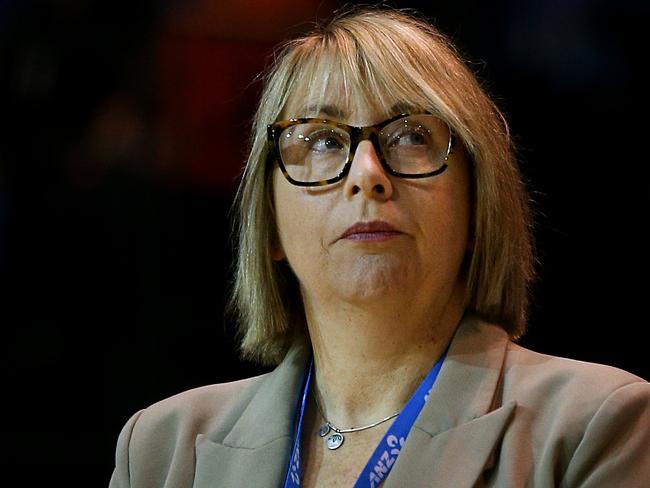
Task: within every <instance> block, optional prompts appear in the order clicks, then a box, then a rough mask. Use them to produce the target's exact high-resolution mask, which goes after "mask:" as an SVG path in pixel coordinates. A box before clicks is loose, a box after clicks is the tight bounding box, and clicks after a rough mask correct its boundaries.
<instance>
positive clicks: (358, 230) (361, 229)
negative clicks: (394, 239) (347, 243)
mask: <svg viewBox="0 0 650 488" xmlns="http://www.w3.org/2000/svg"><path fill="white" fill-rule="evenodd" d="M397 234H401V232H400V231H398V230H397V229H395V227H393V226H392V225H390V224H389V223H388V222H384V221H383V220H373V221H371V222H357V223H356V224H354V225H353V226H351V227H348V228H347V229H346V231H345V232H344V233H343V235H341V239H346V238H355V236H356V238H360V237H363V236H366V237H372V236H373V235H374V236H377V237H379V236H386V237H387V236H391V235H397Z"/></svg>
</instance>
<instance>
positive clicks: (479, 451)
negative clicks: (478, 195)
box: [193, 313, 516, 488]
mask: <svg viewBox="0 0 650 488" xmlns="http://www.w3.org/2000/svg"><path fill="white" fill-rule="evenodd" d="M507 346H508V336H507V334H506V333H505V331H503V329H501V328H499V327H496V326H494V325H490V324H487V323H484V322H482V321H481V320H480V319H479V318H478V317H476V316H475V315H473V314H469V313H466V314H465V315H464V317H463V319H462V320H461V323H460V324H459V326H458V329H457V331H456V334H455V336H454V339H453V341H452V343H451V345H450V347H449V352H448V353H447V358H446V359H445V362H444V364H443V366H442V369H441V371H440V374H439V376H438V380H437V382H436V384H435V385H434V388H433V390H432V391H431V393H430V395H429V399H428V401H427V404H426V405H425V406H424V408H423V409H422V411H421V412H420V415H419V416H418V418H417V419H416V421H415V423H414V424H413V428H412V429H411V432H410V433H409V435H408V438H407V440H406V442H405V443H404V445H403V447H402V451H401V453H400V455H399V457H398V458H397V460H396V462H395V464H394V466H393V469H392V471H391V473H390V475H389V476H388V477H387V478H386V480H385V482H384V484H383V486H384V487H385V488H398V487H403V486H408V487H410V488H418V487H425V486H428V487H431V486H453V487H454V488H464V487H471V486H475V485H477V484H479V482H480V478H481V476H482V472H483V471H484V470H485V469H487V468H488V467H489V465H490V463H491V461H492V454H493V453H494V452H495V448H496V446H497V445H498V443H499V441H500V439H501V437H502V436H503V434H504V431H505V429H506V428H507V425H508V422H509V420H510V419H511V418H512V415H513V413H514V411H515V408H516V403H515V402H510V403H508V404H506V405H503V406H500V405H498V403H499V399H498V387H499V381H500V378H501V376H502V368H503V363H504V359H505V354H506V349H507ZM310 355H311V346H310V344H309V340H308V338H300V339H297V340H296V341H295V342H294V344H293V345H292V347H291V349H290V350H289V352H288V353H287V356H286V357H285V359H284V360H283V361H282V363H281V364H280V365H279V366H278V367H277V368H276V369H275V370H274V371H273V372H272V373H269V374H268V375H267V376H266V378H264V380H262V381H261V382H260V386H259V388H257V390H256V391H251V392H249V393H246V394H245V396H244V397H243V398H242V399H241V400H240V401H239V403H238V404H237V405H236V406H235V407H234V408H233V409H232V410H231V412H230V416H229V417H228V418H227V419H226V421H224V422H223V423H222V427H221V428H220V429H219V430H218V431H216V432H212V433H210V434H208V435H203V434H201V435H199V436H198V437H197V439H196V470H195V479H194V485H193V486H194V488H212V487H225V486H228V487H230V486H232V487H238V486H269V487H271V486H282V484H283V483H284V477H285V475H286V469H287V466H288V463H289V457H290V456H291V449H292V446H293V430H294V425H293V422H294V415H295V412H296V408H298V405H299V401H300V398H299V397H300V393H301V392H302V386H303V384H304V379H305V375H306V373H307V368H308V366H309V364H308V362H309V358H310Z"/></svg>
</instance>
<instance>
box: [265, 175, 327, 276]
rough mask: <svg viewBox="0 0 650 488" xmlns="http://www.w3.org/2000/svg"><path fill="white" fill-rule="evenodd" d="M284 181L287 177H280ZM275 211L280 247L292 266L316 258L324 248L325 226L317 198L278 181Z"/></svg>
mask: <svg viewBox="0 0 650 488" xmlns="http://www.w3.org/2000/svg"><path fill="white" fill-rule="evenodd" d="M280 177H281V178H284V177H283V176H282V175H280ZM275 184H276V186H275V188H277V191H276V192H275V200H274V203H275V212H276V225H277V229H278V237H279V239H280V247H281V248H282V250H283V253H284V257H286V258H287V259H288V261H289V264H291V265H292V267H294V265H299V262H300V261H304V260H305V259H313V257H314V255H315V253H317V252H318V250H319V249H321V248H322V246H321V242H322V232H323V228H324V227H323V226H324V218H325V217H326V215H324V212H323V210H322V209H321V208H320V206H319V205H317V203H318V202H316V201H315V197H313V196H310V195H307V194H306V193H305V192H304V190H302V189H301V188H295V189H294V188H293V187H289V188H287V186H288V183H286V181H276V182H275Z"/></svg>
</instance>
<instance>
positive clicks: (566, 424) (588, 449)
mask: <svg viewBox="0 0 650 488" xmlns="http://www.w3.org/2000/svg"><path fill="white" fill-rule="evenodd" d="M500 395H501V399H500V400H501V401H502V402H503V403H506V402H509V401H512V400H514V401H515V402H516V404H517V408H516V415H515V419H514V421H513V425H512V426H511V429H509V434H507V437H508V436H509V437H510V439H509V440H508V439H505V442H506V445H507V444H508V443H509V442H510V446H511V447H512V446H516V448H515V449H513V452H512V453H511V454H512V455H515V454H514V453H515V451H518V452H519V453H521V449H522V446H524V445H525V446H528V447H527V449H529V450H530V451H531V452H532V453H533V458H534V459H536V465H537V466H538V468H537V469H538V470H539V471H540V472H541V471H542V468H540V467H544V466H546V467H551V466H555V468H553V469H554V470H555V471H556V475H559V479H562V480H563V484H562V486H565V485H566V486H576V485H580V486H582V484H585V485H586V486H592V485H591V484H590V483H592V482H595V484H594V485H593V486H615V485H616V483H615V480H616V479H619V480H627V479H631V478H630V477H631V476H646V475H649V476H650V463H648V461H647V460H648V452H649V451H648V447H647V446H648V445H650V429H648V428H647V427H648V425H650V384H649V383H648V382H647V381H645V380H644V379H642V378H640V377H638V376H635V375H633V374H631V373H629V372H627V371H624V370H621V369H618V368H615V367H612V366H607V365H603V364H596V363H590V362H585V361H577V360H573V359H567V358H562V357H556V356H550V355H546V354H540V353H537V352H534V351H531V350H529V349H526V348H523V347H521V346H519V345H517V344H513V343H509V344H508V346H507V354H506V358H505V364H504V370H503V377H502V385H501V388H500ZM522 443H523V444H522ZM613 458H617V459H619V461H620V466H619V467H616V466H614V465H609V464H608V463H607V459H613ZM624 466H626V467H624ZM626 469H627V471H625V470H626ZM538 481H540V480H538ZM556 481H558V479H556ZM610 482H611V483H614V484H608V483H610ZM542 484H543V483H542ZM618 486H622V485H618ZM626 486H636V485H634V484H630V485H626Z"/></svg>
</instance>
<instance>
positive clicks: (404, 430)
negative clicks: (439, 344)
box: [284, 351, 447, 488]
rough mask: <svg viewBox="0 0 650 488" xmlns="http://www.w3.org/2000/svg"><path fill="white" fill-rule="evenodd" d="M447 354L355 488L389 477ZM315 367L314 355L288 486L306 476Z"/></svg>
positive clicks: (370, 487)
mask: <svg viewBox="0 0 650 488" xmlns="http://www.w3.org/2000/svg"><path fill="white" fill-rule="evenodd" d="M446 356H447V351H445V352H444V353H443V355H442V356H441V357H440V359H439V360H438V361H437V362H436V364H435V365H434V366H433V368H431V371H429V373H428V374H427V376H426V377H425V378H424V380H422V383H420V386H418V388H417V390H415V393H413V395H412V396H411V398H410V400H409V401H408V403H407V404H406V405H405V406H404V409H403V410H402V411H401V413H400V414H399V415H398V416H397V418H396V419H395V421H394V422H393V423H392V425H391V426H390V428H389V429H388V431H387V432H386V434H385V435H384V437H383V438H382V440H381V442H380V443H379V445H378V446H377V448H376V449H375V452H374V453H373V454H372V456H370V459H369V460H368V462H367V463H366V467H365V468H363V471H361V474H360V475H359V478H358V479H357V481H356V483H355V484H354V488H376V487H378V486H379V485H380V484H381V483H382V482H383V481H384V480H385V479H386V477H387V476H388V474H389V473H390V471H391V469H392V468H393V465H394V464H395V461H396V460H397V456H398V455H399V453H400V451H401V450H402V446H403V445H404V442H406V438H407V437H408V434H409V432H410V430H411V427H413V423H414V422H415V419H416V418H417V416H418V415H419V414H420V411H421V410H422V408H423V407H424V404H425V403H426V401H427V399H428V398H429V393H431V389H432V388H433V385H434V383H435V382H436V378H437V377H438V373H439V372H440V368H441V367H442V363H443V362H444V360H445V357H446ZM313 370H314V359H313V356H312V359H311V363H310V365H309V372H308V373H307V379H306V380H305V386H304V387H303V392H302V404H301V406H300V417H299V418H298V425H297V428H296V432H295V436H294V443H293V450H292V452H291V458H290V460H289V468H288V470H287V476H286V478H285V482H284V488H296V487H299V486H300V478H301V477H302V475H301V471H300V433H301V431H302V419H303V415H304V413H305V405H306V404H307V392H308V391H309V383H310V382H311V375H312V371H313Z"/></svg>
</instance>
